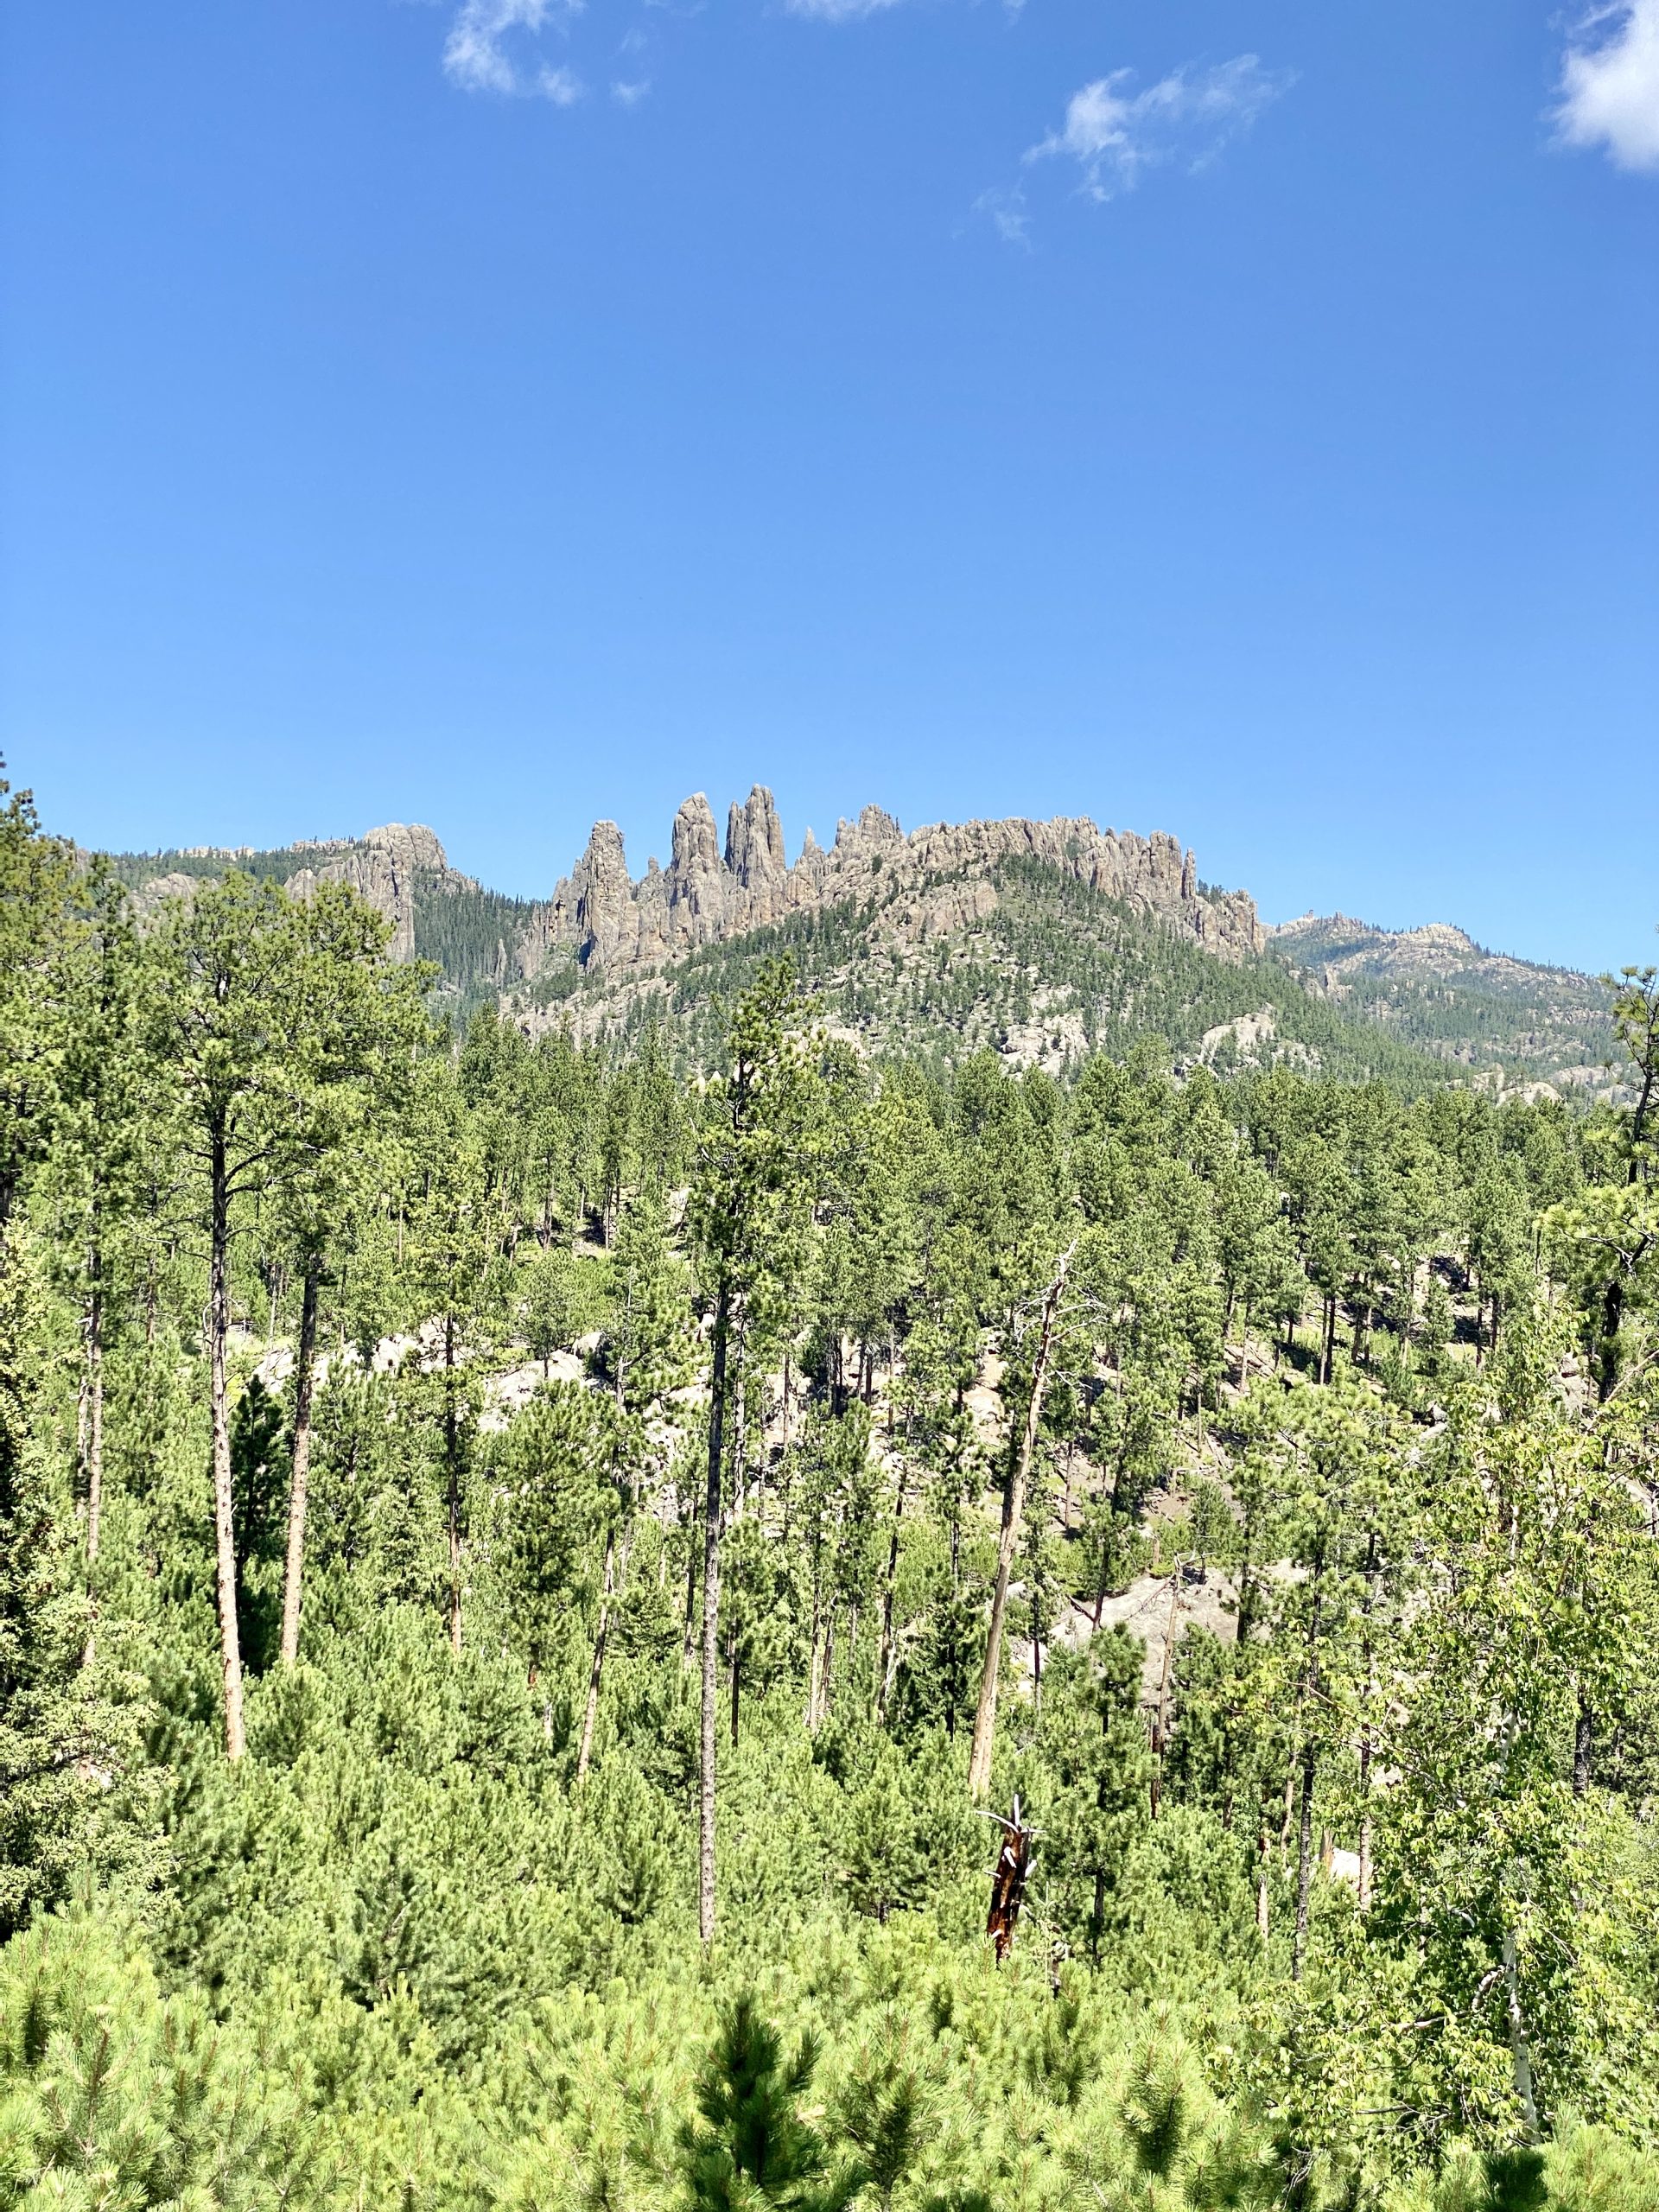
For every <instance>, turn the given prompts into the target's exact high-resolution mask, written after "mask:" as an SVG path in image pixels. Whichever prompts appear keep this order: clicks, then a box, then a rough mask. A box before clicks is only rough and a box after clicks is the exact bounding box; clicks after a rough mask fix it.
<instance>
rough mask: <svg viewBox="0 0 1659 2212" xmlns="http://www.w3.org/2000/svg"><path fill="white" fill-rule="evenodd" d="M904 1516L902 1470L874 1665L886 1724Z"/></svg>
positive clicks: (879, 1715) (878, 1708)
mask: <svg viewBox="0 0 1659 2212" xmlns="http://www.w3.org/2000/svg"><path fill="white" fill-rule="evenodd" d="M904 1513H905V1471H904V1469H903V1468H902V1467H901V1468H900V1469H899V1487H898V1489H897V1491H895V1492H894V1494H893V1533H892V1535H890V1536H889V1537H888V1539H887V1579H886V1580H885V1581H884V1582H883V1584H882V1586H881V1647H880V1651H879V1652H878V1653H877V1655H876V1662H875V1717H876V1719H878V1720H879V1721H881V1722H883V1723H884V1724H885V1722H886V1720H887V1694H888V1692H889V1690H890V1689H891V1688H892V1686H893V1584H894V1583H895V1582H896V1581H897V1580H898V1577H899V1522H900V1521H902V1520H903V1518H904Z"/></svg>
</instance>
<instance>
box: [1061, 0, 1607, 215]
mask: <svg viewBox="0 0 1659 2212" xmlns="http://www.w3.org/2000/svg"><path fill="white" fill-rule="evenodd" d="M1647 3H1648V0H1643V4H1644V5H1645V4H1647ZM1134 74H1135V72H1134V71H1133V70H1132V69H1114V70H1113V72H1112V73H1111V74H1110V76H1109V77H1096V79H1095V80H1094V82H1093V83H1092V84H1089V85H1085V86H1084V87H1083V88H1082V90H1081V91H1080V92H1073V94H1072V95H1071V99H1070V101H1069V102H1068V103H1067V105H1066V111H1065V122H1064V124H1062V125H1061V126H1060V128H1059V130H1057V131H1054V132H1053V133H1052V134H1051V136H1050V137H1046V138H1045V139H1043V140H1042V142H1041V143H1039V144H1038V145H1035V146H1033V147H1032V148H1031V149H1030V150H1029V151H1028V152H1027V156H1026V159H1027V161H1028V162H1037V161H1042V160H1045V159H1046V157H1047V156H1050V155H1052V154H1066V155H1070V156H1071V158H1072V159H1073V160H1074V161H1076V162H1077V164H1078V166H1079V167H1080V168H1082V170H1083V175H1084V190H1085V191H1086V192H1087V193H1088V194H1090V197H1091V198H1093V199H1096V200H1109V199H1111V198H1112V197H1113V196H1114V194H1116V193H1119V192H1127V191H1128V190H1129V189H1130V188H1132V187H1133V186H1134V185H1135V183H1136V182H1137V181H1138V180H1139V178H1140V175H1141V171H1142V170H1143V169H1148V168H1158V167H1160V166H1161V165H1163V164H1165V163H1167V162H1179V163H1181V164H1182V165H1183V166H1184V167H1185V168H1187V169H1189V170H1194V169H1201V168H1205V167H1206V166H1207V165H1208V163H1210V162H1212V161H1214V159H1215V158H1216V156H1217V154H1219V153H1220V151H1221V149H1222V148H1223V147H1224V145H1225V144H1226V143H1227V142H1228V141H1229V140H1230V139H1231V138H1236V137H1238V136H1239V135H1240V133H1241V132H1243V131H1245V130H1249V127H1250V125H1251V124H1253V123H1254V122H1255V118H1257V116H1258V115H1260V114H1261V113H1262V110H1263V109H1264V108H1266V107H1269V106H1270V105H1272V103H1273V102H1274V100H1276V99H1278V98H1279V96H1280V94H1281V92H1286V91H1287V90H1288V88H1289V86H1291V84H1292V83H1293V82H1294V79H1293V77H1292V75H1291V74H1290V73H1289V72H1287V71H1283V70H1280V71H1274V70H1268V69H1264V68H1263V67H1262V63H1261V60H1260V59H1259V58H1258V57H1257V56H1256V55H1255V54H1238V55H1236V56H1235V58H1234V59H1233V60H1231V61H1224V62H1221V63H1220V64H1218V65H1217V67H1215V68H1213V69H1202V70H1193V69H1192V68H1182V69H1173V70H1172V71H1171V72H1170V73H1169V75H1168V76H1167V77H1160V79H1159V80H1158V82H1157V83H1156V84H1155V85H1149V86H1147V89H1146V91H1145V92H1133V93H1132V92H1129V91H1128V83H1129V80H1130V79H1131V78H1132V77H1133V76H1134Z"/></svg>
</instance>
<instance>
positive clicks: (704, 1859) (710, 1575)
mask: <svg viewBox="0 0 1659 2212" xmlns="http://www.w3.org/2000/svg"><path fill="white" fill-rule="evenodd" d="M731 1328H732V1291H731V1284H730V1282H729V1281H728V1280H727V1279H726V1278H725V1277H724V1276H722V1278H721V1285H720V1291H719V1294H718V1297H717V1299H716V1302H715V1333H714V1360H713V1366H712V1370H711V1373H710V1376H709V1467H708V1476H707V1481H706V1484H705V1488H704V1495H703V1510H702V1713H701V1716H700V1717H701V1721H702V1731H701V1738H700V1751H701V1758H702V1775H701V1778H700V1788H699V1790H698V1795H697V1931H698V1933H699V1935H700V1936H702V1942H703V1947H704V1948H705V1949H706V1948H708V1946H709V1944H710V1943H712V1942H714V1940H715V1738H716V1736H717V1734H718V1726H717V1719H718V1716H717V1713H716V1707H717V1703H718V1700H719V1695H720V1483H721V1461H722V1460H723V1459H724V1457H725V1452H726V1393H727V1381H726V1356H727V1344H728V1339H729V1338H730V1335H731Z"/></svg>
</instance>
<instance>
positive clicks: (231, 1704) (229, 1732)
mask: <svg viewBox="0 0 1659 2212" xmlns="http://www.w3.org/2000/svg"><path fill="white" fill-rule="evenodd" d="M209 1149H210V1160H209V1166H210V1170H211V1175H212V1213H211V1223H210V1239H211V1243H210V1250H209V1257H208V1282H207V1344H208V1372H209V1383H208V1389H209V1393H210V1396H211V1401H212V1412H213V1548H214V1554H215V1567H216V1573H217V1596H218V1599H219V1663H220V1669H221V1672H222V1675H223V1677H224V1691H225V1756H226V1758H229V1759H239V1758H241V1756H242V1754H243V1752H244V1751H245V1750H246V1749H247V1734H246V1731H245V1728H244V1726H243V1722H242V1639H241V1634H240V1630H239V1626H238V1621H237V1618H236V1509H235V1504H234V1501H233V1497H232V1489H231V1421H230V1403H229V1397H228V1393H227V1387H226V1375H225V1363H226V1349H227V1346H228V1343H229V1339H230V1333H231V1281H230V1246H231V1199H230V1176H229V1172H228V1169H227V1166H226V1156H225V1154H226V1140H225V1132H224V1130H223V1129H222V1128H216V1129H215V1130H214V1131H213V1134H212V1136H211V1138H210V1140H209Z"/></svg>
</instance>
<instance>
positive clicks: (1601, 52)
mask: <svg viewBox="0 0 1659 2212" xmlns="http://www.w3.org/2000/svg"><path fill="white" fill-rule="evenodd" d="M1555 122H1556V126H1557V128H1558V129H1559V130H1560V136H1561V138H1562V141H1563V143H1565V144H1567V145H1569V146H1602V147H1605V149H1606V150H1607V152H1608V154H1609V155H1610V156H1611V159H1612V161H1613V162H1614V163H1615V165H1616V166H1617V167H1618V168H1622V169H1659V0H1611V4H1609V5H1607V6H1602V7H1596V8H1592V10H1591V11H1590V13H1589V15H1588V16H1586V17H1585V18H1584V19H1583V20H1582V21H1581V22H1580V24H1579V26H1578V29H1577V32H1576V34H1575V35H1574V40H1573V44H1572V45H1571V46H1569V47H1568V48H1567V53H1566V55H1565V56H1564V58H1563V60H1562V62H1561V101H1560V106H1559V107H1558V108H1557V109H1556V110H1555Z"/></svg>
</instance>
